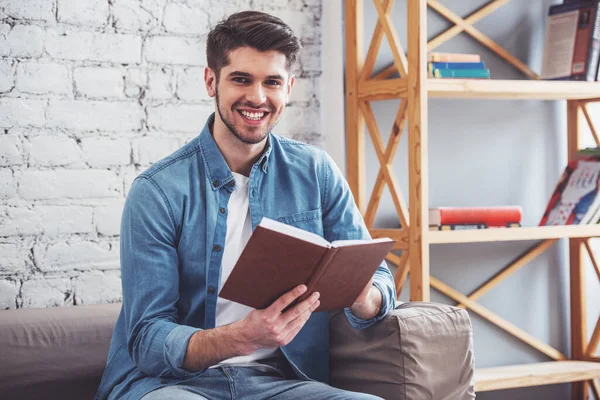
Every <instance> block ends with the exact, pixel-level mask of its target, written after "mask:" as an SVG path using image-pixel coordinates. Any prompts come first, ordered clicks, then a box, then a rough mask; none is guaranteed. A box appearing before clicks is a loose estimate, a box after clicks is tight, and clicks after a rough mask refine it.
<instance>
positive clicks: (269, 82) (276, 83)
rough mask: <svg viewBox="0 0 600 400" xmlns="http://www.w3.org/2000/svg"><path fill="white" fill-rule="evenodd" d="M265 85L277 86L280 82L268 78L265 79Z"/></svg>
mask: <svg viewBox="0 0 600 400" xmlns="http://www.w3.org/2000/svg"><path fill="white" fill-rule="evenodd" d="M267 85H269V86H279V85H280V83H279V81H276V80H275V79H269V80H268V81H267Z"/></svg>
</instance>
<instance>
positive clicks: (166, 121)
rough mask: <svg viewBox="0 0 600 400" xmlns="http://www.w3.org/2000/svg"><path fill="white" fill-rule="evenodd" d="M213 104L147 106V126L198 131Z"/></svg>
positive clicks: (162, 129)
mask: <svg viewBox="0 0 600 400" xmlns="http://www.w3.org/2000/svg"><path fill="white" fill-rule="evenodd" d="M212 112H214V106H213V105H187V104H186V105H163V106H155V107H148V127H150V128H151V129H156V130H159V131H165V132H200V130H201V129H202V127H203V126H204V124H205V123H206V119H207V118H208V116H209V115H210V114H211V113H212Z"/></svg>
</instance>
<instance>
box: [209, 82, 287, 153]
mask: <svg viewBox="0 0 600 400" xmlns="http://www.w3.org/2000/svg"><path fill="white" fill-rule="evenodd" d="M215 99H216V101H217V111H218V112H219V116H220V117H221V121H223V123H224V124H225V126H226V127H227V129H229V132H231V133H232V134H233V135H234V136H235V137H236V138H238V139H239V140H240V141H241V142H242V143H246V144H257V143H260V142H262V141H263V140H265V138H266V137H267V136H268V135H269V132H271V129H272V128H273V126H275V124H277V122H278V121H275V123H274V124H273V125H267V129H265V131H264V132H263V133H262V134H261V135H260V136H259V137H258V138H254V137H244V136H243V135H242V134H241V133H240V132H239V131H238V130H237V129H235V126H234V125H233V122H232V121H231V120H229V119H227V118H225V115H224V114H223V111H222V110H221V102H220V101H219V90H218V89H217V90H216V95H215ZM234 106H235V104H234ZM272 109H273V108H272V107H269V114H271V113H272V111H271V110H272ZM231 111H232V112H237V111H236V110H235V107H232V110H231Z"/></svg>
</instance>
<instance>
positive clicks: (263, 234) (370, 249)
mask: <svg viewBox="0 0 600 400" xmlns="http://www.w3.org/2000/svg"><path fill="white" fill-rule="evenodd" d="M394 243H395V242H394V241H393V240H391V239H389V238H383V239H375V240H341V241H335V242H332V243H329V242H327V241H326V240H325V239H323V238H321V237H320V236H318V235H315V234H313V233H310V232H306V231H303V230H301V229H298V228H295V227H292V226H289V225H285V224H282V223H280V222H277V221H273V220H270V219H268V218H264V219H263V220H262V221H261V223H260V224H259V225H258V226H257V227H256V229H255V230H254V232H253V233H252V236H251V237H250V240H249V241H248V243H247V244H246V247H245V248H244V250H243V252H242V254H241V255H240V258H239V259H238V261H237V263H236V264H235V267H234V268H233V271H232V272H231V274H230V275H229V278H228V279H227V281H226V282H225V284H224V285H223V288H222V289H221V292H220V293H219V296H220V297H222V298H224V299H227V300H231V301H235V302H237V303H241V304H244V305H247V306H249V307H253V308H256V309H264V308H267V307H269V306H270V305H271V304H273V302H274V301H275V300H277V299H278V298H279V297H280V296H281V295H282V294H284V293H286V292H288V291H290V290H292V289H293V288H294V287H296V286H298V285H300V284H305V285H306V286H307V287H308V290H307V291H306V293H305V294H304V295H303V296H302V297H300V298H299V300H298V301H302V300H303V299H304V298H306V297H308V296H309V295H310V294H311V293H314V292H317V291H318V292H319V293H320V294H321V296H320V299H319V300H320V302H321V304H320V306H319V308H317V309H316V310H315V312H318V311H329V310H336V309H342V308H345V307H349V306H351V305H352V304H353V303H354V301H355V300H356V298H357V297H358V295H359V294H360V293H361V291H362V290H363V288H364V287H365V285H366V284H367V283H368V282H369V279H371V277H372V276H373V274H374V273H375V271H376V270H377V267H378V266H379V265H380V264H381V262H382V261H383V259H384V258H385V256H386V255H387V254H388V253H389V252H390V251H391V250H392V247H393V246H394Z"/></svg>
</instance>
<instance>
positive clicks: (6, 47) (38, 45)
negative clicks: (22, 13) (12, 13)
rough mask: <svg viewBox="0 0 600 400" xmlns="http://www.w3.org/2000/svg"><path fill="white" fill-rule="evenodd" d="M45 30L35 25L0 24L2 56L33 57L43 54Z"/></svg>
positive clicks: (0, 49)
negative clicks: (11, 25) (12, 25)
mask: <svg viewBox="0 0 600 400" xmlns="http://www.w3.org/2000/svg"><path fill="white" fill-rule="evenodd" d="M43 49H44V32H43V31H42V28H40V27H39V26H35V25H15V26H14V27H13V28H11V27H10V25H6V24H1V25H0V56H11V57H21V58H33V57H39V56H41V55H42V50H43Z"/></svg>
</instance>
